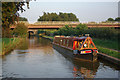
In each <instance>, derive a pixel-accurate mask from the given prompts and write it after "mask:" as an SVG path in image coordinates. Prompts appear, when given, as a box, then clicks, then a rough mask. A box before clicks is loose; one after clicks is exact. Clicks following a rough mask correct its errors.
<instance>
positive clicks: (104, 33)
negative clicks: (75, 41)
mask: <svg viewBox="0 0 120 80" xmlns="http://www.w3.org/2000/svg"><path fill="white" fill-rule="evenodd" d="M84 34H90V36H92V37H94V38H98V39H103V40H105V39H107V40H115V41H116V40H118V38H119V37H118V35H120V32H119V30H117V29H114V28H90V29H86V30H85V31H84Z"/></svg>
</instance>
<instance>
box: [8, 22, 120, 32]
mask: <svg viewBox="0 0 120 80" xmlns="http://www.w3.org/2000/svg"><path fill="white" fill-rule="evenodd" d="M23 23H25V24H26V25H28V32H32V33H34V34H35V33H36V32H37V30H38V29H59V28H61V27H63V26H65V25H71V26H72V27H76V26H77V25H78V24H80V22H60V21H48V22H47V21H41V22H36V23H34V24H29V23H27V22H23ZM84 24H86V25H87V26H88V28H93V27H99V28H100V27H114V28H119V29H120V23H84ZM10 28H11V29H14V28H15V26H11V27H10Z"/></svg>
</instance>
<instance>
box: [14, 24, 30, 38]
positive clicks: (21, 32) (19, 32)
mask: <svg viewBox="0 0 120 80" xmlns="http://www.w3.org/2000/svg"><path fill="white" fill-rule="evenodd" d="M27 31H28V28H27V26H25V24H24V23H18V24H17V25H16V27H15V29H14V30H13V34H14V35H16V36H21V37H23V36H25V35H27Z"/></svg>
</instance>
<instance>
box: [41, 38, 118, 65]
mask: <svg viewBox="0 0 120 80" xmlns="http://www.w3.org/2000/svg"><path fill="white" fill-rule="evenodd" d="M42 37H43V38H45V39H49V40H51V41H53V39H54V38H53V37H51V36H42ZM118 56H119V55H118ZM98 59H103V60H107V61H109V62H110V63H113V64H115V65H118V66H120V59H118V58H115V57H112V56H109V55H107V54H104V53H101V52H99V53H98Z"/></svg>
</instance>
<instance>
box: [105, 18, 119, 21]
mask: <svg viewBox="0 0 120 80" xmlns="http://www.w3.org/2000/svg"><path fill="white" fill-rule="evenodd" d="M107 21H118V22H120V17H117V18H115V19H113V18H108V19H107Z"/></svg>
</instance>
